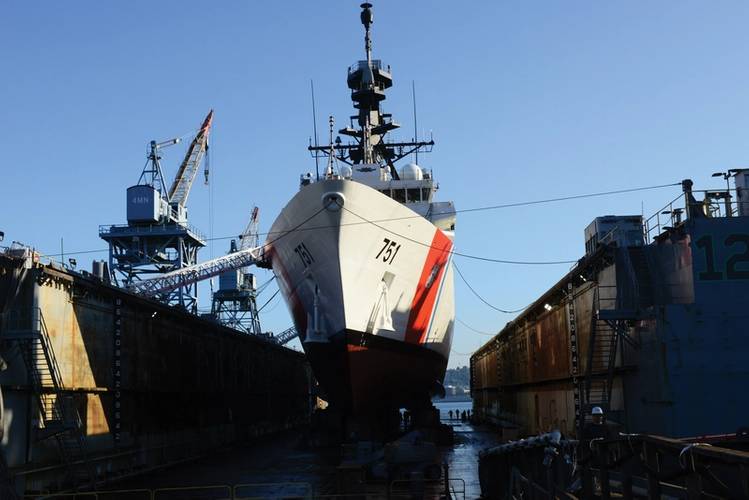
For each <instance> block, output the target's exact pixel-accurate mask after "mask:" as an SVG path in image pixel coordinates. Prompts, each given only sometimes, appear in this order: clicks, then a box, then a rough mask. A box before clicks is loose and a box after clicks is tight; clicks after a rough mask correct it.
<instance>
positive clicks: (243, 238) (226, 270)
mask: <svg viewBox="0 0 749 500" xmlns="http://www.w3.org/2000/svg"><path fill="white" fill-rule="evenodd" d="M258 219H259V209H258V207H253V209H252V212H251V215H250V221H249V222H248V224H247V227H246V228H245V230H244V232H243V233H242V234H241V235H240V237H239V241H240V243H239V246H237V244H236V240H232V243H231V250H230V252H229V253H228V254H227V255H224V256H222V257H217V258H215V259H212V260H209V261H206V262H202V263H200V264H196V265H193V266H189V267H185V268H182V269H177V270H175V271H172V272H169V273H166V274H164V275H162V276H157V277H153V278H150V279H147V280H143V281H139V282H137V283H133V284H132V285H131V286H130V287H129V288H130V291H132V292H133V293H136V294H138V295H141V296H143V297H158V296H160V295H163V294H167V293H170V292H172V291H173V290H176V289H179V288H180V287H185V286H190V285H192V284H194V283H197V282H198V281H202V280H206V279H210V278H212V277H215V276H219V289H218V290H217V291H216V292H215V293H214V295H213V306H212V308H211V313H212V315H213V316H214V317H215V318H217V319H219V321H221V322H222V323H223V324H226V325H227V326H229V327H232V328H235V329H237V330H240V331H244V332H245V333H249V334H253V335H258V336H260V337H263V338H266V339H267V340H268V341H270V342H273V343H275V344H279V345H284V344H287V343H288V342H290V341H292V340H293V339H295V338H297V337H298V336H299V333H298V332H297V331H296V329H295V328H294V327H293V326H292V327H290V328H287V329H286V330H284V331H283V332H281V333H280V334H278V335H275V336H273V335H268V334H266V333H264V332H261V329H260V321H259V318H258V311H257V303H256V300H255V299H256V288H255V282H254V276H253V275H252V274H251V273H250V272H249V271H248V268H249V267H250V266H253V265H254V266H257V267H261V268H266V269H268V268H270V262H269V260H268V258H267V256H266V254H265V249H264V247H261V246H260V243H259V237H258Z"/></svg>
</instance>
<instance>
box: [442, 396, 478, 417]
mask: <svg viewBox="0 0 749 500" xmlns="http://www.w3.org/2000/svg"><path fill="white" fill-rule="evenodd" d="M433 403H434V406H435V408H437V409H438V410H439V411H440V420H449V419H450V414H449V413H448V412H449V411H450V410H452V412H453V419H456V418H455V412H456V411H457V412H458V413H462V412H463V411H466V412H468V411H473V401H472V400H470V399H466V400H461V401H445V400H443V399H440V400H436V401H433ZM456 420H460V418H457V419H456Z"/></svg>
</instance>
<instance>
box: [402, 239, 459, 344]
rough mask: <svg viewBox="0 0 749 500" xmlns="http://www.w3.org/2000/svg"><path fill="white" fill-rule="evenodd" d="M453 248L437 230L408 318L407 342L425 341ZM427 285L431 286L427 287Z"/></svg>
mask: <svg viewBox="0 0 749 500" xmlns="http://www.w3.org/2000/svg"><path fill="white" fill-rule="evenodd" d="M451 248H452V241H450V238H448V237H447V236H445V233H443V232H442V231H441V230H439V229H437V230H436V232H435V233H434V238H433V239H432V245H431V248H430V249H429V253H428V254H427V258H426V261H425V262H424V267H423V268H422V270H421V277H420V278H419V284H418V285H417V286H416V293H415V294H414V298H413V300H412V301H411V314H410V315H409V317H408V326H407V328H406V338H405V340H406V342H410V343H412V344H419V343H423V342H424V340H425V336H426V334H427V328H429V320H430V319H431V317H432V310H433V309H434V303H435V301H436V300H437V291H438V290H439V287H440V282H441V281H442V275H443V274H444V273H445V267H447V266H446V264H447V261H448V259H449V257H450V249H451ZM435 269H438V271H437V273H436V275H435V276H434V277H433V278H432V280H431V283H430V279H429V278H430V276H431V275H432V273H434V270H435ZM427 285H429V286H428V287H427Z"/></svg>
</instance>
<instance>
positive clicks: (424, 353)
mask: <svg viewBox="0 0 749 500" xmlns="http://www.w3.org/2000/svg"><path fill="white" fill-rule="evenodd" d="M266 255H269V256H270V258H271V264H272V267H273V270H274V272H275V274H276V276H277V277H278V281H279V286H280V289H281V293H282V294H283V297H284V299H285V301H286V304H287V305H288V307H289V309H290V311H291V313H292V316H293V318H294V323H295V326H296V328H297V330H298V331H299V333H300V339H301V341H302V345H303V347H304V350H305V352H306V353H307V355H308V357H309V359H310V362H311V364H312V368H313V371H314V372H315V376H316V377H317V379H318V381H319V382H320V384H321V386H322V387H323V389H324V390H325V392H326V393H327V395H328V397H329V399H330V402H331V403H332V404H334V405H338V406H340V407H342V408H344V409H346V410H349V411H354V412H358V411H365V410H367V409H370V408H373V407H378V406H380V407H381V406H395V407H399V406H412V405H414V404H428V402H429V397H430V396H431V395H432V394H433V393H435V392H437V391H438V389H439V388H440V387H441V382H442V380H443V378H444V373H445V368H446V365H447V359H448V356H449V353H450V344H451V341H452V334H453V323H454V317H455V306H454V297H453V270H452V262H451V257H452V234H450V233H448V232H445V231H442V230H441V229H438V228H437V227H436V226H435V225H433V224H432V223H431V222H430V221H429V220H428V219H426V218H424V217H422V216H419V215H418V214H416V213H415V212H414V211H412V210H411V209H410V208H408V205H407V204H402V203H399V202H396V201H394V200H393V199H391V198H389V197H388V196H385V195H383V194H382V193H380V192H379V191H377V190H376V189H373V188H371V187H369V186H367V185H365V184H362V183H359V182H356V181H351V180H340V179H335V180H324V181H320V182H316V183H312V184H310V185H308V186H305V187H303V188H302V189H301V190H300V191H299V193H297V194H296V195H295V196H294V197H293V198H292V199H291V201H290V202H289V203H288V205H287V206H286V207H285V208H284V209H283V211H282V212H281V213H280V215H279V216H278V218H277V219H276V221H275V222H274V224H273V226H272V228H271V230H270V234H269V235H268V239H267V241H266Z"/></svg>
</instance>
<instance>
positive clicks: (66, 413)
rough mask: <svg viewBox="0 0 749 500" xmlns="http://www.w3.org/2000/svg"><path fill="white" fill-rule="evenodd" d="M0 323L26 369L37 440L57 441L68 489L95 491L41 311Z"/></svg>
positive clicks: (79, 429)
mask: <svg viewBox="0 0 749 500" xmlns="http://www.w3.org/2000/svg"><path fill="white" fill-rule="evenodd" d="M0 324H1V325H2V337H1V338H2V340H3V341H4V342H10V343H15V346H16V347H17V349H18V350H19V351H20V355H21V358H22V359H23V362H24V366H25V368H26V374H27V378H28V383H29V387H30V389H31V392H32V394H33V396H34V398H35V400H36V403H37V411H38V415H39V417H40V426H39V428H38V429H37V439H38V440H40V441H41V440H46V439H54V440H55V441H56V442H57V448H58V450H59V453H60V457H61V459H62V461H63V463H64V464H65V466H66V468H67V471H68V475H67V476H68V477H67V480H68V483H69V485H70V486H72V487H73V488H75V489H77V490H80V489H88V488H95V487H96V486H97V478H96V471H95V470H94V467H93V465H92V463H91V462H90V460H89V459H88V453H87V450H86V437H85V431H84V427H83V422H82V420H81V416H80V414H79V412H78V409H77V408H76V406H75V402H74V400H73V397H72V395H70V394H69V393H68V392H67V391H66V390H65V386H64V384H63V380H62V375H61V372H60V367H59V365H58V363H57V358H56V357H55V354H54V350H53V349H52V343H51V340H50V337H49V332H48V330H47V325H46V324H45V322H44V316H43V315H42V311H41V310H40V309H34V310H32V311H30V312H26V313H25V314H24V313H18V312H17V311H10V312H8V313H5V314H4V315H3V318H2V322H1V323H0Z"/></svg>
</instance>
